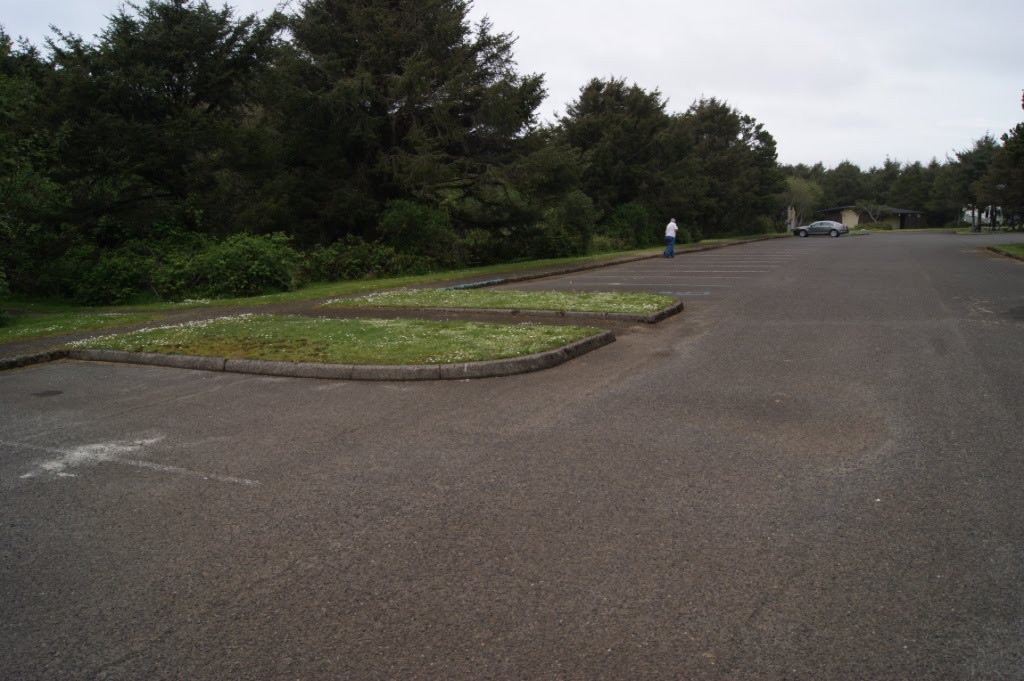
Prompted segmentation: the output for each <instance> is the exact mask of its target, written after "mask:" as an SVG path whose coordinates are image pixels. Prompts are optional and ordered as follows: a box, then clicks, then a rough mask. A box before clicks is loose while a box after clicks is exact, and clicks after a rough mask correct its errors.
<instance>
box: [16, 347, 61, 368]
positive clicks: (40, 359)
mask: <svg viewBox="0 0 1024 681" xmlns="http://www.w3.org/2000/svg"><path fill="white" fill-rule="evenodd" d="M67 356H68V351H67V350H51V351H49V352H40V353H36V354H34V355H20V356H18V357H3V358H0V371H6V370H7V369H18V368H20V367H27V366H31V365H33V364H45V363H46V362H56V361H57V360H59V359H64V358H65V357H67Z"/></svg>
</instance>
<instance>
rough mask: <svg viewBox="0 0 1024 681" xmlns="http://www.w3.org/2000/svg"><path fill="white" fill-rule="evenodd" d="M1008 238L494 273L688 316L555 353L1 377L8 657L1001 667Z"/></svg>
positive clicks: (126, 671)
mask: <svg viewBox="0 0 1024 681" xmlns="http://www.w3.org/2000/svg"><path fill="white" fill-rule="evenodd" d="M1012 240H1021V237H1020V236H1009V237H1008V236H1005V235H1003V236H981V237H963V236H961V237H957V236H954V235H949V234H912V235H904V234H879V235H871V236H868V237H858V238H840V239H827V238H825V239H796V238H793V239H781V240H773V241H767V242H759V243H754V244H748V245H744V246H739V247H734V248H730V249H724V250H719V251H710V252H705V253H698V254H692V255H686V256H680V257H677V258H675V259H673V260H662V259H655V260H648V261H643V262H635V263H630V264H626V265H620V266H616V267H613V268H606V269H601V270H594V271H590V272H583V273H576V274H572V275H566V276H562V277H554V278H551V279H546V280H540V281H535V282H525V283H522V284H518V285H516V287H517V288H534V287H543V288H559V287H566V288H576V289H581V290H595V289H609V290H624V289H631V288H635V289H642V290H654V291H667V292H674V293H675V294H676V295H679V296H681V297H682V298H683V300H684V301H685V303H686V310H685V311H684V312H683V313H682V314H681V315H678V316H675V317H672V318H670V319H668V320H666V321H663V322H661V323H660V324H657V325H654V326H636V327H631V328H629V329H620V330H617V333H618V334H619V338H618V341H617V342H616V343H613V344H611V345H609V346H606V347H604V348H601V349H600V350H597V351H595V352H592V353H589V354H587V355H585V356H583V357H580V358H578V359H575V360H573V361H571V362H569V363H567V364H564V365H561V366H559V367H556V368H554V369H551V370H548V371H544V372H540V373H535V374H526V375H522V376H513V377H507V378H499V379H484V380H469V381H461V382H441V381H439V382H424V383H386V382H385V383H360V382H349V381H317V380H312V379H285V378H272V377H254V376H243V375H226V374H218V373H208V372H198V371H186V370H177V369H169V368H160V367H142V366H132V365H114V364H102V363H88V362H73V361H62V362H56V363H51V364H44V365H37V366H31V367H25V368H21V369H14V370H11V371H6V372H2V373H0V519H2V523H0V532H2V534H0V670H3V672H2V674H0V675H2V676H3V677H4V678H9V679H142V678H144V679H228V678H230V679H736V678H752V679H823V678H828V679H868V678H870V679H908V678H913V679H1020V678H1022V677H1024V591H1022V590H1021V589H1020V584H1021V583H1022V579H1024V523H1022V520H1021V519H1022V518H1024V484H1022V483H1024V466H1022V463H1024V461H1022V459H1024V446H1022V445H1021V443H1022V442H1024V425H1022V424H1024V391H1022V390H1021V386H1022V385H1024V263H1022V262H1018V261H1013V260H1009V259H1004V258H1000V257H998V256H995V255H993V254H991V253H988V252H986V251H984V250H983V247H984V246H985V245H988V244H990V243H1002V242H1007V241H1012Z"/></svg>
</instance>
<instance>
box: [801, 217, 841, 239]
mask: <svg viewBox="0 0 1024 681" xmlns="http://www.w3.org/2000/svg"><path fill="white" fill-rule="evenodd" d="M849 231H850V230H849V229H848V228H847V227H846V225H844V224H843V223H841V222H836V221H835V220H818V221H817V222H812V223H811V224H809V225H804V226H803V227H794V228H793V234H795V235H797V236H813V235H815V234H828V235H829V236H839V235H840V234H846V233H847V232H849Z"/></svg>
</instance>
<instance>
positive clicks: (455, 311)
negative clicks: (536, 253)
mask: <svg viewBox="0 0 1024 681" xmlns="http://www.w3.org/2000/svg"><path fill="white" fill-rule="evenodd" d="M321 307H322V308H323V309H327V310H330V309H342V310H346V311H363V310H365V311H366V312H367V314H368V315H369V314H373V313H385V312H402V313H415V312H423V313H429V314H451V315H460V316H467V315H469V316H471V315H474V314H476V315H488V316H494V315H507V316H510V317H511V316H516V315H523V316H527V317H560V318H564V319H574V320H580V321H587V320H602V319H604V320H609V321H616V322H626V323H632V324H657V323H658V322H660V321H661V320H663V319H667V318H669V317H671V316H672V315H677V314H679V313H680V312H682V311H683V302H682V301H676V302H675V303H674V304H672V305H669V306H668V307H665V308H662V309H660V310H658V311H657V312H652V313H651V314H633V313H631V312H575V311H572V310H523V309H508V308H505V309H501V308H467V307H397V306H396V307H390V306H379V307H346V306H345V305H341V304H336V305H325V306H321Z"/></svg>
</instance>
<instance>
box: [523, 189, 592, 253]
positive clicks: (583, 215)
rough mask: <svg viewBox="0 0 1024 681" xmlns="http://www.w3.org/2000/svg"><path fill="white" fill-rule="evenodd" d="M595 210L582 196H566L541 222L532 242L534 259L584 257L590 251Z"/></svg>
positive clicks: (588, 199) (572, 193) (579, 193)
mask: <svg viewBox="0 0 1024 681" xmlns="http://www.w3.org/2000/svg"><path fill="white" fill-rule="evenodd" d="M596 219H597V209H596V208H595V207H594V202H593V201H592V200H591V199H590V197H589V196H587V195H586V194H584V193H583V192H581V191H579V190H576V191H573V192H570V193H569V194H566V195H565V196H564V197H563V198H562V200H561V201H560V202H559V203H558V205H556V206H555V207H553V208H550V209H548V211H547V212H546V213H545V215H544V219H543V220H542V221H541V223H540V225H539V228H540V233H539V235H538V237H539V238H537V239H535V241H534V249H533V250H534V252H533V253H531V255H532V256H533V257H540V258H564V257H568V256H574V255H583V254H585V253H586V252H587V251H588V249H589V248H590V240H591V238H592V237H593V231H594V222H595V220H596Z"/></svg>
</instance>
